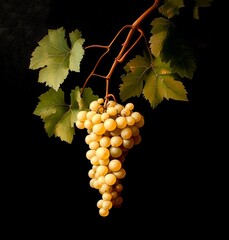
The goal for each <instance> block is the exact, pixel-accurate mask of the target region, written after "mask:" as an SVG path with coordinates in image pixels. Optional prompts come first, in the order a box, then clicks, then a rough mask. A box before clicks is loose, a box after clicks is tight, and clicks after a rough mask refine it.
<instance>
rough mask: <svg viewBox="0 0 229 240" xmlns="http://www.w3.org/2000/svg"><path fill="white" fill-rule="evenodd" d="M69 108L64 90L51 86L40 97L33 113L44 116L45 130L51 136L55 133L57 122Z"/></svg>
mask: <svg viewBox="0 0 229 240" xmlns="http://www.w3.org/2000/svg"><path fill="white" fill-rule="evenodd" d="M68 110H69V106H68V105H67V104H66V103H65V102H64V92H63V91H62V90H61V89H59V90H58V91H55V90H54V89H52V88H51V89H49V91H47V92H46V93H43V94H42V95H41V96H40V97H39V103H38V104H37V106H36V108H35V110H34V112H33V113H34V114H35V115H37V116H39V117H41V118H42V120H43V122H44V124H45V130H46V132H47V134H48V136H49V137H51V136H52V135H53V134H54V133H55V126H56V124H57V123H58V121H59V120H60V119H61V117H62V116H63V115H64V114H65V113H66V112H67V111H68Z"/></svg>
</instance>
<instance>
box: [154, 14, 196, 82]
mask: <svg viewBox="0 0 229 240" xmlns="http://www.w3.org/2000/svg"><path fill="white" fill-rule="evenodd" d="M151 25H152V30H151V33H152V34H153V35H152V36H151V37H150V49H151V53H152V54H153V55H154V56H155V57H160V58H161V59H162V61H164V62H170V66H171V67H172V69H173V73H177V74H178V75H179V76H180V77H182V78H183V77H187V78H189V79H192V77H193V74H194V72H195V70H196V62H195V58H194V53H193V51H192V49H191V48H190V47H189V46H188V45H187V43H186V42H185V40H184V37H183V36H181V35H179V33H177V32H176V31H175V28H174V25H173V23H172V22H171V21H170V20H167V19H165V18H156V19H155V20H153V21H152V23H151ZM174 39H175V40H174Z"/></svg>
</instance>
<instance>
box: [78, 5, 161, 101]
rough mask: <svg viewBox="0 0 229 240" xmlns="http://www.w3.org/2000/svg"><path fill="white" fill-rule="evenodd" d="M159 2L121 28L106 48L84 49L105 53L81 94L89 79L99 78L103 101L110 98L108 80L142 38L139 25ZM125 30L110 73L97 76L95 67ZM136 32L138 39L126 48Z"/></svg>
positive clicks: (96, 46)
mask: <svg viewBox="0 0 229 240" xmlns="http://www.w3.org/2000/svg"><path fill="white" fill-rule="evenodd" d="M159 2H160V1H159V0H155V1H154V4H153V5H152V6H151V7H150V8H148V9H147V10H146V11H145V12H144V13H143V14H141V15H140V16H139V17H138V18H137V19H136V20H135V22H134V23H133V24H132V25H125V26H124V27H123V28H121V30H119V32H118V33H117V34H116V36H115V37H114V39H113V40H112V41H111V42H110V44H109V45H108V46H103V45H90V46H88V47H86V48H85V49H88V48H104V49H105V50H106V51H105V52H104V53H103V54H102V55H101V56H100V58H99V59H98V61H97V62H96V64H95V66H94V68H93V70H92V71H91V73H90V74H89V76H88V77H87V79H86V81H85V82H84V85H83V87H82V90H81V92H83V90H84V88H85V87H86V85H87V83H88V81H89V79H90V78H91V77H92V76H97V77H101V78H105V79H106V94H105V99H108V98H109V96H111V94H109V80H110V78H111V76H112V74H113V72H114V70H115V68H116V66H117V64H118V63H121V62H123V61H124V60H125V58H126V56H127V55H128V53H129V52H130V51H131V50H132V49H133V48H134V47H135V46H136V45H137V43H138V42H139V41H140V39H141V38H142V37H143V36H144V33H143V31H142V30H141V29H140V28H139V25H140V24H141V23H142V21H143V20H144V19H145V18H146V17H147V16H148V15H149V14H150V13H151V12H152V11H153V10H154V9H155V8H156V7H157V6H158V5H159ZM126 28H130V30H129V33H128V35H127V37H126V39H125V41H124V43H123V44H122V48H121V50H120V52H119V54H118V55H117V57H116V58H115V59H114V62H113V64H112V66H111V68H110V71H109V72H108V74H107V75H106V76H103V75H98V74H95V70H96V68H97V66H98V65H99V63H100V62H101V60H102V58H103V57H104V56H105V55H106V54H107V53H108V52H109V51H110V48H111V46H112V44H113V43H114V42H115V40H116V39H117V38H118V36H119V35H120V34H121V33H122V32H123V31H124V30H125V29H126ZM136 31H138V32H139V33H140V35H139V37H138V38H137V39H136V41H135V42H134V43H133V44H132V45H131V46H130V47H129V49H127V48H128V46H129V44H130V41H131V40H132V37H133V35H134V33H135V32H136Z"/></svg>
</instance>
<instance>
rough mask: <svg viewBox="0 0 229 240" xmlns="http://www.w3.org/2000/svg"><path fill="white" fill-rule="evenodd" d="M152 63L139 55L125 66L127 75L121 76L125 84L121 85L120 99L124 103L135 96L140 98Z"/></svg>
mask: <svg viewBox="0 0 229 240" xmlns="http://www.w3.org/2000/svg"><path fill="white" fill-rule="evenodd" d="M149 67H150V62H149V60H148V59H147V58H146V57H142V56H140V55H137V56H136V57H135V58H134V59H132V60H130V61H129V62H128V63H127V64H126V65H125V66H124V70H125V71H126V74H123V75H122V76H121V79H122V81H123V83H121V84H120V87H119V90H120V93H119V94H120V98H121V99H122V101H125V100H126V99H128V98H130V97H134V96H138V97H139V96H140V95H141V93H142V88H143V81H144V79H145V78H146V76H147V75H146V73H147V70H148V69H149Z"/></svg>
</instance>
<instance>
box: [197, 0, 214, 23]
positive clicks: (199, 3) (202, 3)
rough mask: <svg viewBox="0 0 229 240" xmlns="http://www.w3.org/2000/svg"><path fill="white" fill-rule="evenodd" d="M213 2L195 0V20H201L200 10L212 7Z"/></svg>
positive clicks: (211, 0) (210, 0)
mask: <svg viewBox="0 0 229 240" xmlns="http://www.w3.org/2000/svg"><path fill="white" fill-rule="evenodd" d="M212 2H213V0H195V6H194V8H193V18H194V19H199V18H200V16H199V8H200V7H210V6H211V3H212Z"/></svg>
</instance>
